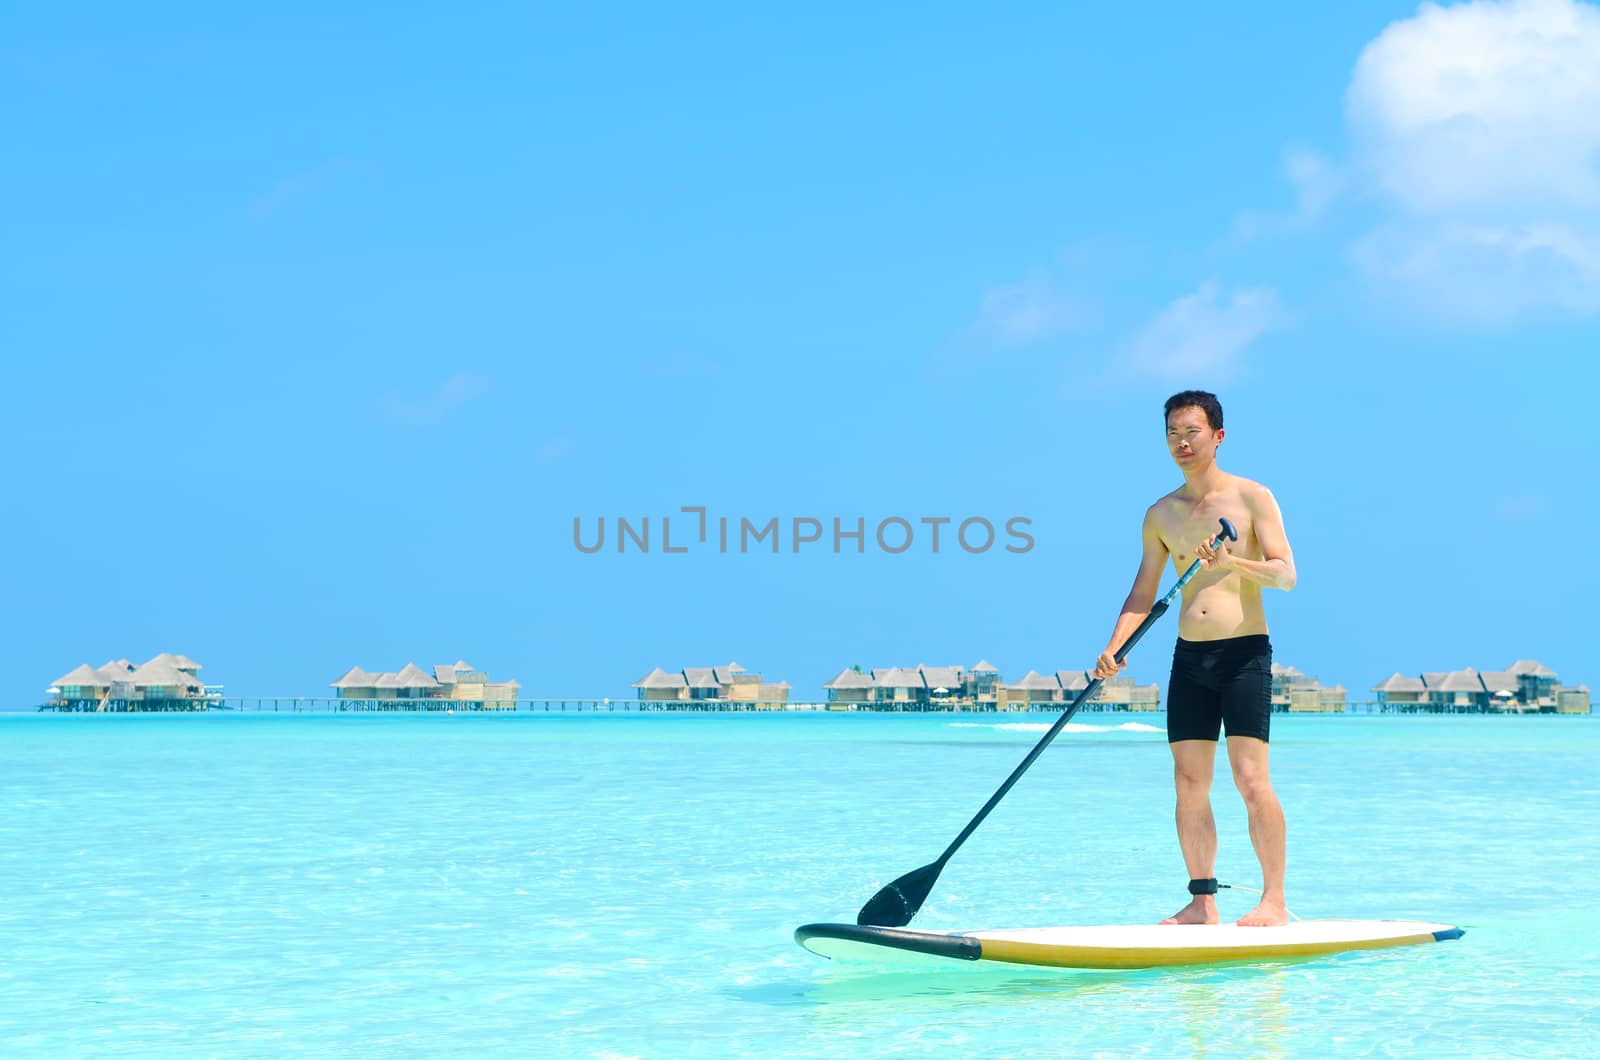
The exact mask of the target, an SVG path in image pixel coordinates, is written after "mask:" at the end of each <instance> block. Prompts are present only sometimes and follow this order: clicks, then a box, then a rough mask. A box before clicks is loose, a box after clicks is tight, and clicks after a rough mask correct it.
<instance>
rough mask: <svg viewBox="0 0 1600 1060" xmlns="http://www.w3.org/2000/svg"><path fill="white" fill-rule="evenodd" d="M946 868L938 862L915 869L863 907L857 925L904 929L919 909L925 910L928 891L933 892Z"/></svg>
mask: <svg viewBox="0 0 1600 1060" xmlns="http://www.w3.org/2000/svg"><path fill="white" fill-rule="evenodd" d="M943 869H944V866H943V865H942V864H940V863H939V862H937V861H936V862H934V863H933V864H932V865H924V866H922V868H920V869H912V870H911V871H910V872H908V873H906V874H905V875H904V876H902V877H900V878H899V879H898V880H895V881H894V882H893V883H891V884H888V885H887V886H885V887H884V888H883V890H881V891H879V892H878V893H877V894H875V895H873V896H872V898H871V900H869V901H868V902H867V904H866V905H864V906H862V907H861V912H859V913H857V914H856V923H857V924H872V925H874V926H875V927H905V926H906V925H907V924H909V923H911V918H912V917H914V916H916V915H917V910H919V909H921V908H922V903H923V902H926V901H927V900H928V892H929V891H931V890H933V885H934V883H935V882H936V881H937V880H938V879H939V873H940V872H941V871H943Z"/></svg>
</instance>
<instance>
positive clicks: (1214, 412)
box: [1161, 390, 1222, 431]
mask: <svg viewBox="0 0 1600 1060" xmlns="http://www.w3.org/2000/svg"><path fill="white" fill-rule="evenodd" d="M1179 409H1199V410H1200V411H1201V412H1204V413H1205V414H1206V422H1207V423H1209V424H1211V429H1212V430H1214V431H1220V430H1222V402H1220V401H1218V400H1217V395H1215V394H1213V393H1210V392H1209V391H1205V390H1184V391H1181V392H1179V393H1177V394H1174V395H1172V396H1171V397H1169V398H1167V409H1166V411H1165V412H1163V413H1162V414H1161V422H1162V424H1163V425H1165V424H1166V423H1167V421H1168V420H1170V419H1171V418H1172V414H1173V413H1174V412H1177V411H1178V410H1179Z"/></svg>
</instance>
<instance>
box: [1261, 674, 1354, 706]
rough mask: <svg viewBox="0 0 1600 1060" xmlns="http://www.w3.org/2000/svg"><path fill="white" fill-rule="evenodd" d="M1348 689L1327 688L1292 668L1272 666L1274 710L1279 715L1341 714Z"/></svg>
mask: <svg viewBox="0 0 1600 1060" xmlns="http://www.w3.org/2000/svg"><path fill="white" fill-rule="evenodd" d="M1345 695H1346V692H1345V687H1344V686H1343V685H1332V686H1329V685H1324V684H1323V683H1322V682H1321V681H1319V680H1317V679H1316V678H1315V677H1311V676H1309V675H1307V674H1306V673H1305V672H1304V671H1301V670H1298V669H1296V668H1295V667H1293V666H1285V665H1283V664H1281V663H1273V664H1272V709H1273V710H1274V711H1277V712H1279V713H1282V712H1286V711H1287V712H1292V713H1296V714H1341V713H1343V712H1344V708H1345Z"/></svg>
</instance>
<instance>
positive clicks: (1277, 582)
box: [1224, 486, 1295, 591]
mask: <svg viewBox="0 0 1600 1060" xmlns="http://www.w3.org/2000/svg"><path fill="white" fill-rule="evenodd" d="M1244 503H1245V507H1246V508H1248V509H1249V510H1250V520H1251V522H1252V523H1253V524H1254V525H1255V530H1256V541H1257V542H1258V543H1259V544H1260V545H1261V555H1262V557H1263V558H1261V559H1246V558H1245V557H1243V556H1235V555H1233V554H1232V553H1226V555H1227V557H1228V558H1227V559H1226V560H1225V561H1224V565H1225V566H1226V568H1227V569H1228V570H1233V571H1238V572H1239V577H1241V578H1248V579H1249V580H1250V581H1253V582H1255V583H1256V584H1258V585H1265V586H1267V587H1268V588H1272V589H1283V590H1285V591H1287V590H1289V589H1293V588H1294V583H1295V571H1294V552H1293V551H1292V550H1291V549H1290V548H1289V535H1288V534H1286V533H1284V530H1283V513H1282V512H1281V511H1279V510H1278V501H1277V499H1276V498H1275V497H1273V496H1272V491H1271V490H1269V489H1267V488H1266V487H1265V486H1258V487H1257V488H1255V489H1252V490H1248V491H1246V492H1245V495H1244Z"/></svg>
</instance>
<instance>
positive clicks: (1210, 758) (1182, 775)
mask: <svg viewBox="0 0 1600 1060" xmlns="http://www.w3.org/2000/svg"><path fill="white" fill-rule="evenodd" d="M1168 746H1169V747H1171V748H1172V779H1173V784H1174V786H1175V787H1176V788H1177V792H1178V812H1177V819H1178V845H1179V846H1180V847H1182V848H1183V863H1184V865H1185V866H1186V867H1187V868H1188V870H1189V878H1190V879H1192V880H1206V879H1210V878H1211V877H1212V876H1213V875H1214V874H1215V871H1216V864H1217V822H1216V819H1215V818H1213V817H1212V816H1211V774H1212V770H1213V769H1214V768H1215V766H1216V761H1217V743H1216V741H1215V740H1177V741H1175V742H1173V743H1171V744H1168ZM1230 746H1231V745H1230ZM1217 920H1218V916H1217V896H1216V895H1214V894H1197V895H1195V896H1194V898H1193V899H1192V900H1191V901H1190V902H1189V904H1188V905H1186V906H1184V907H1183V908H1182V909H1181V910H1179V911H1178V912H1177V913H1176V914H1174V915H1172V916H1169V917H1167V919H1165V920H1163V921H1162V923H1163V924H1215V923H1217Z"/></svg>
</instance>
